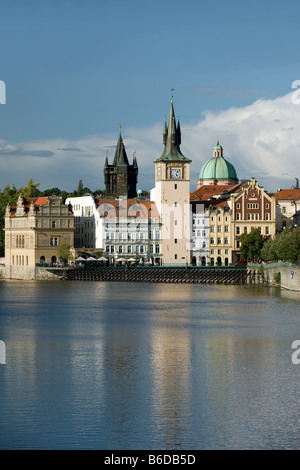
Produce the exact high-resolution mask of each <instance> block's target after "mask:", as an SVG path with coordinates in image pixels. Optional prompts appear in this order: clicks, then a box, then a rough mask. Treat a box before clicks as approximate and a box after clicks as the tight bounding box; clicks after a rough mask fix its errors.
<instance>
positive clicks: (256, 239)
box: [240, 227, 264, 261]
mask: <svg viewBox="0 0 300 470" xmlns="http://www.w3.org/2000/svg"><path fill="white" fill-rule="evenodd" d="M263 244H264V239H263V236H262V235H261V233H260V229H259V228H256V227H254V228H252V230H251V232H250V233H243V234H242V235H241V247H240V252H241V256H242V259H245V260H251V261H256V260H257V259H258V258H259V257H260V256H261V250H262V247H263Z"/></svg>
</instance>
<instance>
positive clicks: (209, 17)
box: [0, 0, 300, 191]
mask: <svg viewBox="0 0 300 470" xmlns="http://www.w3.org/2000/svg"><path fill="white" fill-rule="evenodd" d="M299 13H300V4H299V2H296V1H276V0H273V1H269V0H261V1H256V0H255V1H252V2H240V1H232V0H231V1H219V0H216V1H214V2H203V1H201V0H200V1H199V0H197V1H196V0H185V1H181V2H180V1H178V0H173V1H169V0H160V1H158V0H152V1H151V2H142V1H136V0H126V1H124V0H123V1H119V0H98V1H97V0H0V18H1V29H0V41H1V65H0V80H3V81H4V82H5V84H6V104H5V105H0V170H1V171H0V187H1V189H2V188H3V187H4V185H5V184H7V183H9V184H10V185H12V184H15V185H16V186H20V185H25V184H26V183H27V181H28V179H29V178H31V177H33V178H34V181H39V182H40V183H41V185H40V188H41V189H46V188H49V187H55V186H59V187H61V188H62V189H67V190H70V191H71V190H73V189H74V188H75V187H76V186H77V183H78V180H79V179H80V178H82V179H83V182H84V184H85V185H86V186H88V187H90V189H91V190H95V189H97V188H102V187H103V186H104V182H103V176H102V174H103V173H102V170H103V164H104V159H105V155H106V152H107V151H108V152H109V158H110V159H112V158H113V154H114V146H115V145H116V142H117V137H118V132H119V129H118V128H119V124H121V125H122V135H123V139H124V143H125V146H126V149H127V153H128V156H129V159H130V158H131V155H132V153H133V151H136V154H137V159H138V163H139V185H140V186H142V187H144V188H145V189H150V188H151V187H152V186H153V184H154V168H153V160H154V159H156V158H157V157H158V156H159V155H160V154H161V153H162V150H163V146H162V135H161V134H162V127H163V121H164V117H165V116H168V114H169V106H170V90H171V88H174V90H175V91H174V104H175V113H176V117H178V116H180V121H181V126H182V145H181V148H182V151H183V153H184V154H186V156H188V157H189V158H191V159H192V160H193V163H192V178H193V181H191V190H193V189H194V186H195V185H196V179H197V174H198V173H199V171H200V168H201V166H202V164H203V163H204V162H205V161H206V160H207V159H208V158H210V156H211V153H212V148H213V146H214V145H215V142H216V140H217V139H218V138H220V141H221V143H222V142H223V143H224V145H223V146H224V153H225V154H226V153H227V155H228V158H230V160H231V161H232V163H233V164H234V165H235V167H236V169H237V172H238V176H239V177H240V178H243V177H251V176H255V177H256V178H257V179H258V181H259V183H261V184H262V185H265V186H266V185H267V186H268V187H267V189H269V190H270V191H271V190H274V189H276V187H277V186H278V185H279V186H281V187H290V185H291V184H293V183H294V181H293V178H294V176H295V175H296V176H297V171H298V172H299V163H298V162H299V156H300V155H299V148H300V145H299V146H298V140H297V139H298V137H297V134H298V127H297V126H299V121H298V115H299V113H300V105H295V104H293V103H291V101H288V100H284V97H287V96H288V94H290V93H291V91H292V89H291V84H292V82H293V81H294V80H297V79H300V59H299V43H300V41H299V36H300V28H299ZM282 107H284V113H282V111H283V108H282ZM266 109H268V113H266ZM249 112H250V114H251V117H252V119H254V120H256V122H257V126H256V127H254V128H253V126H252V127H251V133H250V134H249V126H247V125H245V126H242V123H243V122H245V115H246V116H248V117H249ZM283 114H284V116H285V118H284V120H283V117H282V115H283ZM274 115H276V116H277V118H276V119H277V121H274V119H273V120H272V116H274ZM268 116H269V118H268ZM271 121H272V122H273V121H274V122H277V124H275V126H273V127H272V125H271ZM279 121H281V123H280V126H279V127H278V122H279ZM216 123H218V126H217V127H216ZM262 128H263V129H266V132H267V135H261V131H262ZM286 129H289V131H286V132H284V130H286ZM229 130H230V131H229ZM258 134H260V135H258ZM272 136H273V140H272ZM243 138H244V142H247V148H243V144H242V142H243ZM278 139H279V140H278ZM270 141H272V143H273V144H274V142H275V141H276V142H277V145H275V148H274V149H273V152H274V161H273V165H272V154H270V145H269V144H270ZM299 143H300V142H299ZM225 145H226V146H225ZM257 145H259V148H258V147H257ZM262 149H264V151H265V152H266V153H265V154H264V153H263V150H262ZM268 152H269V153H268ZM264 155H265V156H266V158H265V156H264ZM289 159H290V160H289ZM253 160H255V165H254V163H253ZM282 161H284V162H285V166H284V168H282V167H281V166H280V164H281V163H282ZM266 162H269V163H271V166H273V168H271V169H270V170H268V169H267V166H268V165H266ZM262 164H263V168H262V171H260V169H261V165H262ZM247 165H248V166H247ZM295 165H296V166H297V165H298V168H295V169H294V171H293V168H294V167H295ZM285 170H286V171H285ZM250 172H252V173H250ZM285 173H286V174H285ZM299 173H300V172H299ZM298 176H299V175H298ZM281 177H282V181H281Z"/></svg>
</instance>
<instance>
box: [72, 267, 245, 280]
mask: <svg viewBox="0 0 300 470" xmlns="http://www.w3.org/2000/svg"><path fill="white" fill-rule="evenodd" d="M246 278H247V270H246V267H214V268H209V267H188V268H186V267H182V268H178V267H177V268H175V267H164V266H163V267H154V266H153V267H141V266H130V267H127V268H126V267H125V266H117V267H95V266H91V267H89V266H86V267H84V268H82V267H79V268H75V269H73V270H71V271H69V272H68V273H66V275H65V276H64V277H63V279H64V280H69V281H127V282H165V283H194V284H195V283H200V284H206V283H207V284H245V283H246V282H247V279H246Z"/></svg>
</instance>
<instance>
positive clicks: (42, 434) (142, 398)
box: [0, 281, 300, 450]
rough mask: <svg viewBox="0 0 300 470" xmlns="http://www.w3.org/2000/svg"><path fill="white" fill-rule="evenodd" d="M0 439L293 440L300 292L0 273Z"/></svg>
mask: <svg viewBox="0 0 300 470" xmlns="http://www.w3.org/2000/svg"><path fill="white" fill-rule="evenodd" d="M0 298H1V304H0V339H1V340H3V341H5V344H6V365H0V449H31V448H33V449H115V450H117V449H123V450H124V449H128V450H130V449H146V450H149V449H164V450H166V449H173V450H176V449H246V448H250V449H281V448H292V449H297V448H300V421H299V419H300V412H299V404H300V401H299V400H300V386H299V385H300V382H299V378H300V365H298V366H297V365H294V364H293V363H292V361H291V355H292V352H293V350H292V349H291V344H292V342H293V341H294V340H296V339H300V311H299V306H300V295H299V294H297V293H291V292H285V291H283V292H281V291H280V290H278V289H274V288H265V287H264V288H263V287H255V286H221V285H219V286H213V285H184V284H181V285H166V284H144V283H100V282H99V283H97V282H82V283H81V282H62V281H58V282H46V281H43V282H37V281H26V282H24V281H1V282H0Z"/></svg>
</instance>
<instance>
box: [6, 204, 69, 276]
mask: <svg viewBox="0 0 300 470" xmlns="http://www.w3.org/2000/svg"><path fill="white" fill-rule="evenodd" d="M4 230H5V268H6V277H8V278H12V279H13V278H17V279H23V278H25V279H26V278H32V279H33V278H34V277H35V267H36V265H37V264H42V265H45V264H51V265H56V264H57V263H58V264H60V263H61V260H60V259H59V255H58V246H59V245H62V244H67V245H69V247H70V250H71V252H73V253H74V216H73V213H72V210H71V208H70V207H69V206H67V205H65V204H63V203H62V200H61V198H60V197H57V196H46V197H39V198H23V197H21V196H20V197H19V199H18V202H17V206H16V207H10V206H7V208H6V213H5V229H4Z"/></svg>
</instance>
